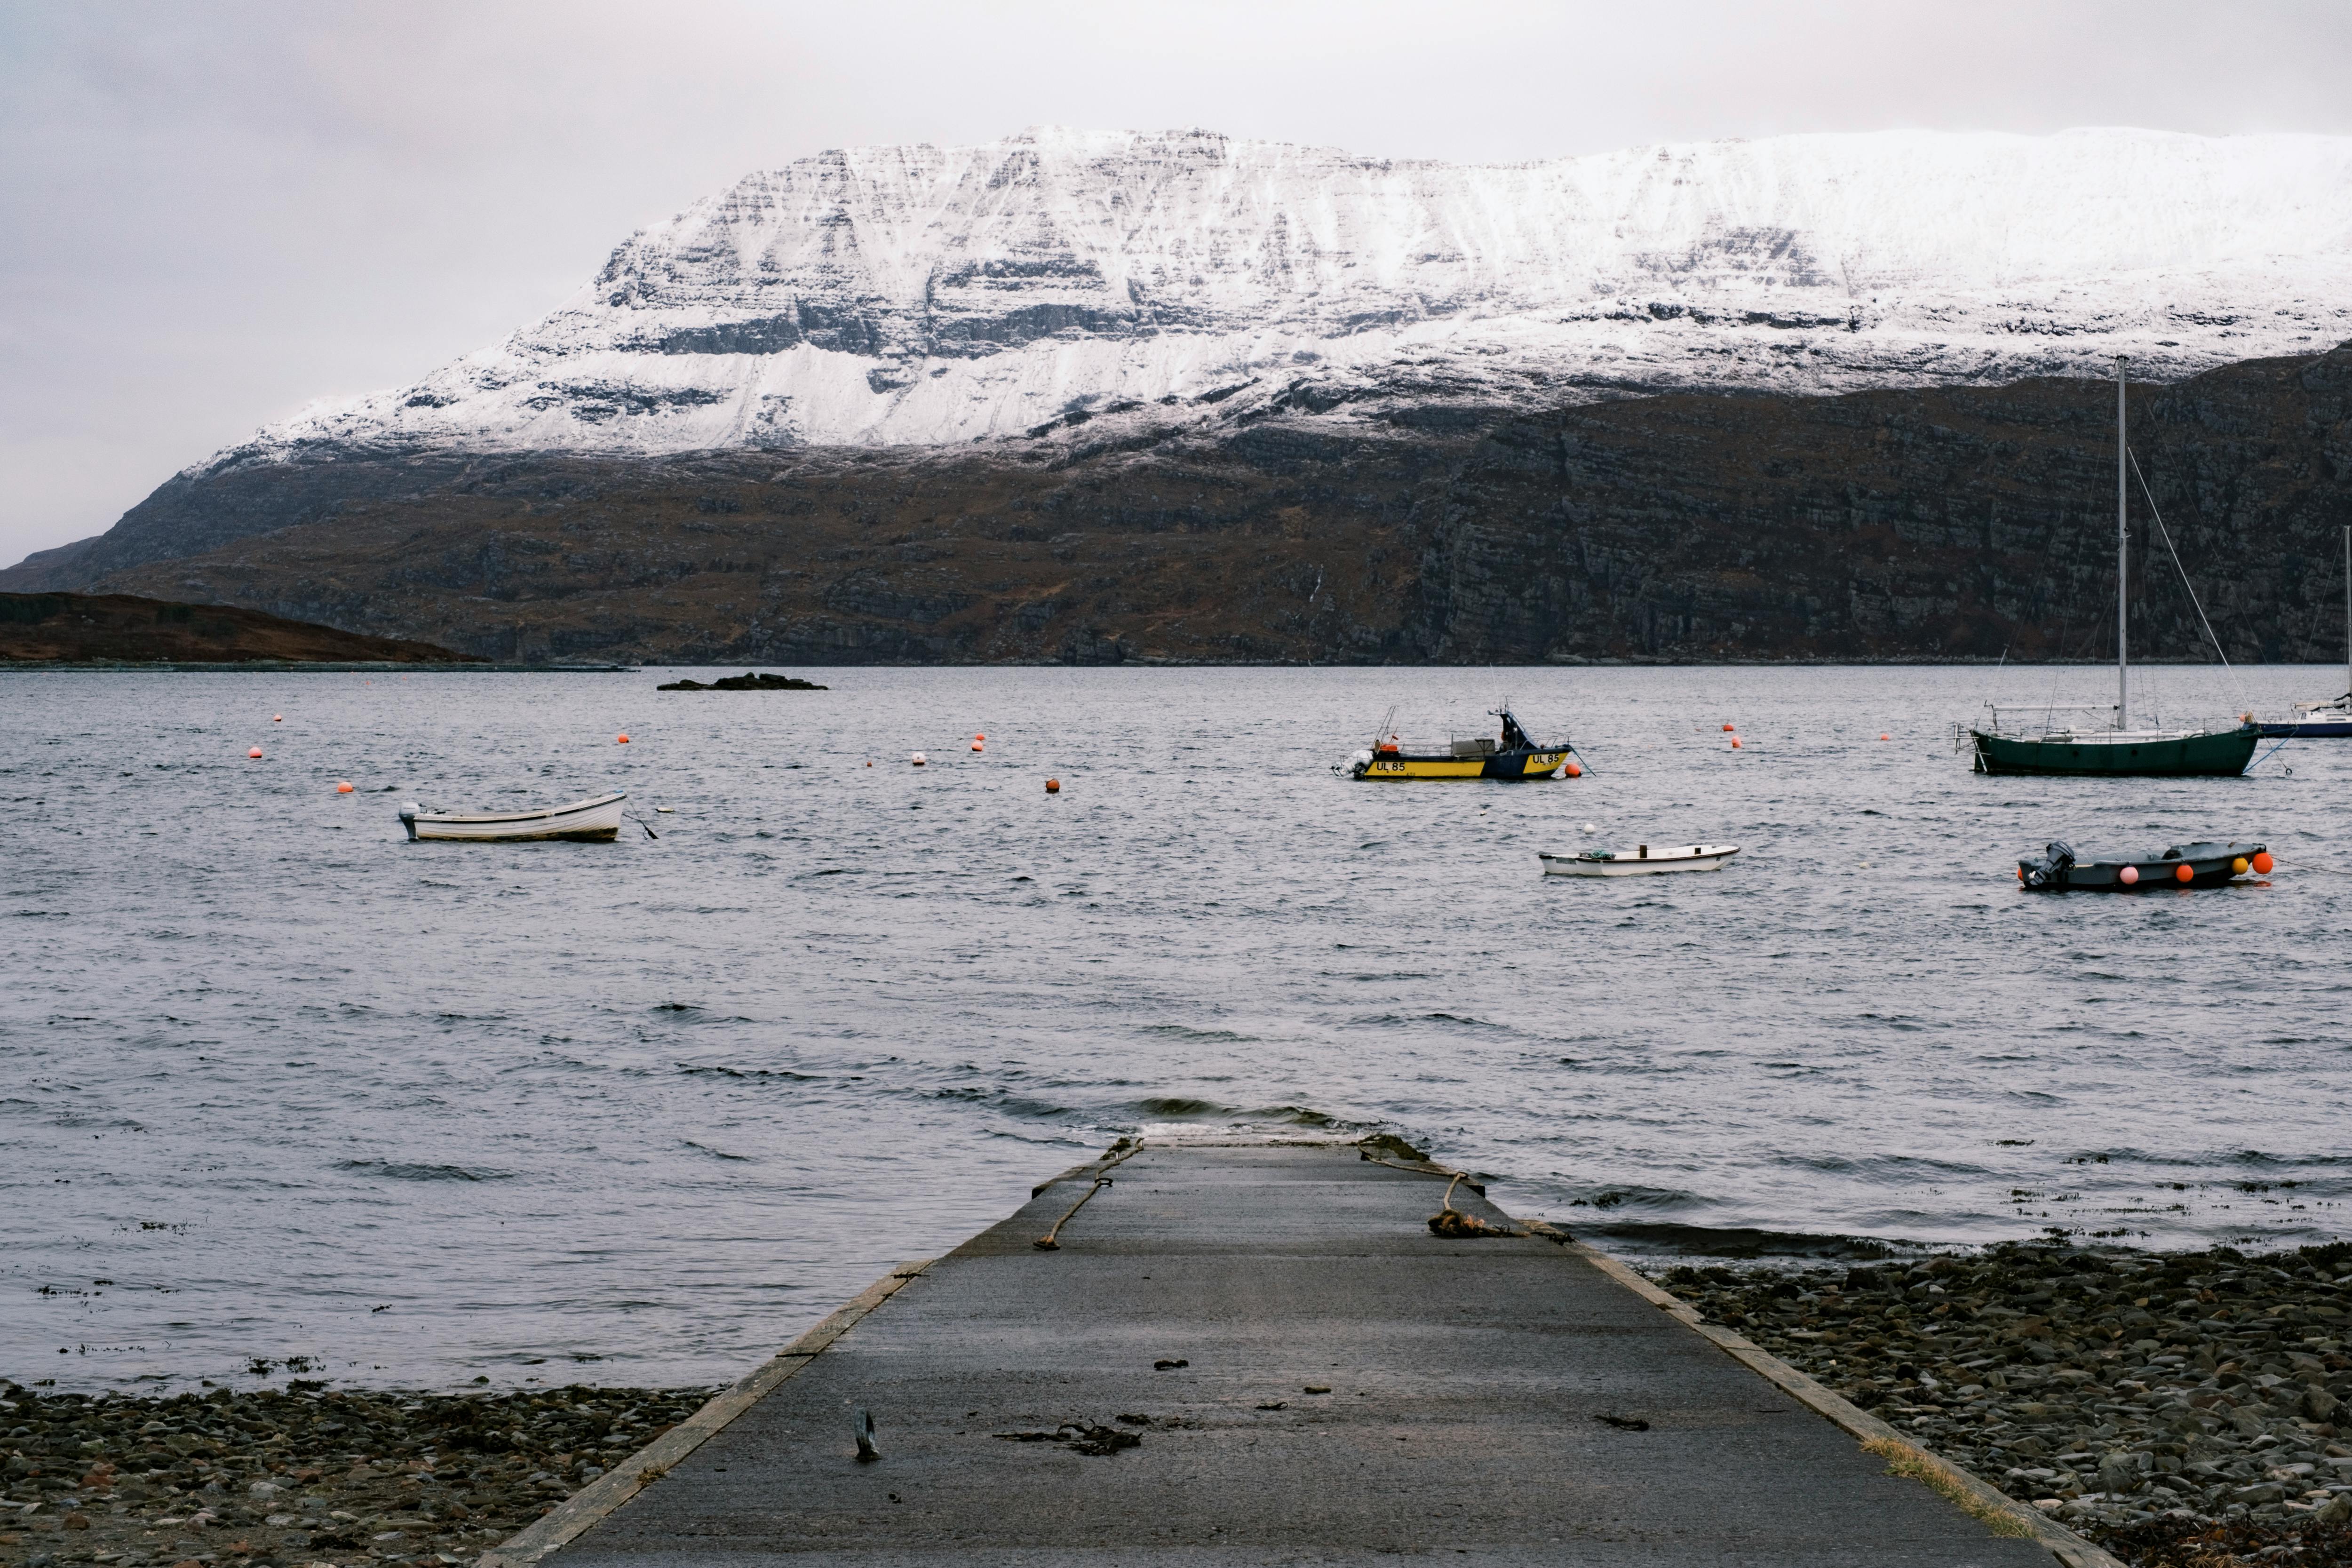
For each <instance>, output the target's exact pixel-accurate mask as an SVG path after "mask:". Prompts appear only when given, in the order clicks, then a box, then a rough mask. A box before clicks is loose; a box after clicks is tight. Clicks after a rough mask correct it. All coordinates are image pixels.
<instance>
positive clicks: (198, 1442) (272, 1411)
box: [0, 1380, 714, 1568]
mask: <svg viewBox="0 0 2352 1568" xmlns="http://www.w3.org/2000/svg"><path fill="white" fill-rule="evenodd" d="M712 1392H714V1391H713V1390H710V1389H707V1388H682V1389H643V1388H585V1387H572V1388H553V1389H548V1390H545V1391H538V1390H530V1391H522V1390H503V1391H499V1392H495V1393H493V1392H490V1391H488V1390H480V1391H476V1392H469V1393H457V1394H419V1393H400V1392H383V1391H367V1392H360V1391H352V1392H339V1391H335V1390H331V1389H323V1388H319V1387H316V1386H306V1385H305V1384H302V1383H300V1382H297V1383H295V1384H292V1385H290V1386H289V1387H287V1388H285V1389H271V1390H262V1391H257V1392H232V1391H231V1390H229V1389H226V1388H216V1389H214V1390H212V1391H211V1392H209V1393H191V1394H180V1395H177V1396H174V1397H171V1398H163V1399H150V1398H140V1397H136V1396H131V1397H124V1396H121V1395H117V1394H101V1395H99V1396H96V1397H89V1396H86V1395H83V1394H71V1393H67V1394H52V1393H50V1392H48V1391H47V1390H46V1389H42V1388H27V1387H25V1386H23V1385H21V1384H15V1383H10V1382H6V1381H5V1380H0V1422H5V1426H0V1430H5V1431H6V1433H7V1436H6V1437H5V1451H6V1455H7V1458H6V1460H5V1468H6V1471H7V1493H6V1504H7V1507H6V1510H5V1511H6V1513H7V1514H8V1515H9V1517H8V1519H7V1520H6V1521H5V1522H0V1563H5V1564H7V1565H8V1568H17V1565H19V1564H22V1565H25V1568H48V1565H50V1564H54V1563H102V1564H121V1565H122V1568H141V1565H142V1564H150V1563H152V1564H173V1563H178V1564H189V1563H193V1564H196V1565H197V1568H217V1565H238V1564H241V1565H244V1568H289V1565H296V1564H305V1563H337V1564H342V1563H415V1564H418V1565H419V1568H425V1565H430V1568H444V1565H445V1564H448V1563H471V1562H473V1561H474V1560H475V1559H476V1558H477V1557H478V1556H479V1555H480V1554H481V1553H482V1552H484V1551H485V1550H487V1549H488V1548H489V1547H491V1546H493V1545H495V1544H497V1543H498V1542H500V1541H503V1540H505V1539H506V1538H507V1537H508V1536H509V1535H512V1534H513V1533H514V1532H515V1531H519V1530H520V1529H522V1528H523V1527H524V1526H525V1525H527V1524H529V1523H530V1521H533V1520H535V1519H537V1518H538V1517H539V1516H540V1515H541V1514H542V1513H544V1512H546V1511H547V1510H549V1509H550V1508H551V1507H553V1506H554V1504H555V1503H557V1502H559V1501H561V1500H562V1499H564V1498H566V1497H568V1496H570V1495H571V1494H572V1492H574V1491H576V1490H578V1489H580V1488H581V1487H583V1486H585V1485H586V1484H587V1483H588V1482H590V1481H592V1480H593V1479H596V1478H597V1477H598V1476H600V1475H603V1474H604V1471H605V1469H606V1468H608V1467H610V1466H612V1465H614V1464H616V1463H618V1462H619V1461H620V1460H622V1459H624V1458H627V1457H628V1456H629V1455H631V1454H633V1453H635V1452H636V1451H637V1450H638V1449H639V1448H642V1447H645V1446H646V1444H648V1443H650V1442H652V1441H653V1440H654V1439H655V1438H656V1437H657V1436H660V1435H661V1434H662V1433H664V1432H666V1431H667V1430H668V1429H669V1428H670V1427H671V1426H673V1425H675V1424H676V1423H677V1421H679V1420H680V1419H681V1418H683V1417H684V1416H686V1415H688V1414H690V1413H691V1412H693V1411H694V1410H695V1409H696V1408H697V1407H698V1406H699V1405H701V1404H702V1403H703V1402H704V1401H705V1400H706V1399H708V1398H709V1395H710V1394H711V1393H712Z"/></svg>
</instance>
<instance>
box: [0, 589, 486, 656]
mask: <svg viewBox="0 0 2352 1568" xmlns="http://www.w3.org/2000/svg"><path fill="white" fill-rule="evenodd" d="M262 661H285V662H288V663H302V664H321V663H326V664H457V663H470V662H474V661H473V660H471V659H469V658H467V656H466V655H464V654H458V653H451V652H450V651H449V650H448V649H447V648H446V647H434V646H433V645H432V644H431V643H422V642H404V641H399V640H396V639H394V638H389V637H362V636H360V635H358V634H357V633H354V632H339V631H337V630H335V629H334V628H333V627H332V626H312V625H310V623H308V622H306V621H289V620H281V619H280V618H278V616H266V615H263V614H262V613H261V612H260V611H258V610H240V609H236V608H235V607H233V606H231V605H175V604H172V603H169V602H167V601H164V600H161V599H141V598H134V597H132V596H131V595H128V594H100V595H89V594H0V662H5V663H11V664H110V663H117V662H121V663H140V664H144V663H164V664H247V663H255V662H262Z"/></svg>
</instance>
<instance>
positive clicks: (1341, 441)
mask: <svg viewBox="0 0 2352 1568" xmlns="http://www.w3.org/2000/svg"><path fill="white" fill-rule="evenodd" d="M2132 396H2133V404H2134V414H2133V430H2134V433H2135V434H2134V440H2135V447H2136V450H2137V453H2138V456H2139V460H2140V463H2141V465H2142V467H2143V468H2145V469H2146V471H2147V479H2148V482H2149V484H2150V486H2151V488H2152V491H2153V495H2154V499H2155V501H2156V504H2157V506H2158V508H2159V509H2160V510H2161V511H2162V514H2163V516H2164V519H2165V521H2166V522H2167V524H2168V530H2169V533H2170V537H2171V539H2172V540H2173V542H2174V543H2175V544H2176V545H2177V547H2178V549H2179V553H2180V558H2181V561H2182V563H2183V565H2184V566H2185V567H2186V569H2187V571H2188V573H2189V575H2190V577H2191V578H2192V579H2193V580H2194V582H2195V583H2196V584H2197V587H2198V590H2199V592H2200V594H2202V595H2204V597H2205V601H2206V605H2207V606H2208V609H2209V610H2210V612H2211V614H2212V617H2213V622H2214V625H2215V627H2216V629H2217V630H2218V631H2219V632H2220V634H2221V637H2222V638H2223V640H2224V644H2225V646H2226V647H2227V648H2228V651H2229V653H2230V656H2231V658H2239V659H2244V658H2271V659H2292V658H2320V659H2333V658H2336V657H2337V656H2338V655H2339V653H2340V652H2341V649H2342V647H2343V641H2342V639H2343V626H2342V624H2341V610H2340V606H2341V604H2342V584H2341V576H2340V567H2339V565H2338V563H2339V561H2340V553H2339V552H2340V540H2339V535H2338V534H2337V532H2336V530H2337V529H2338V528H2340V527H2341V526H2342V525H2343V524H2345V523H2347V522H2352V344H2347V346H2345V347H2343V348H2338V349H2336V350H2335V351H2333V352H2330V353H2322V354H2315V355H2309V356H2299V357H2290V358H2282V359H2272V360H2257V361H2249V362H2246V363H2239V364H2233V365H2229V366H2225V367H2222V368H2221V369H2218V370H2214V371H2210V372H2208V373H2206V374H2201V375H2199V376H2195V377H2192V378H2190V379H2189V380H2187V381H2185V382H2182V383H2180V384H2177V385H2173V386H2168V387H2160V386H2151V385H2143V386H2140V387H2137V388H2136V389H2135V390H2134V392H2133V395H2132ZM2113 418H2114V394H2113V391H2112V389H2111V387H2110V386H2109V385H2107V384H2103V383H2099V382H2093V381H2080V380H2061V379H2035V380H2029V381H2025V382H2021V383H2018V384H2012V385H2008V386H2000V387H1981V388H1979V387H1943V388H1927V389H1906V390H1881V391H1871V392H1863V393H1853V394H1848V395H1842V396H1825V397H1776V396H1769V395H1689V394H1683V395H1669V396H1663V397H1654V398H1642V399H1622V400H1618V401H1614V402H1608V403H1601V404H1572V405H1566V406H1555V407H1552V408H1550V409H1548V410H1541V411H1536V412H1531V413H1494V412H1489V413H1483V414H1481V413H1474V412H1465V411H1462V410H1447V409H1436V410H1432V409H1429V408H1425V407H1423V408H1407V409H1399V410H1392V411H1391V413H1390V414H1389V416H1387V417H1386V418H1384V419H1380V420H1370V419H1366V420H1362V421H1359V422H1356V423H1354V424H1351V425H1347V426H1338V425H1332V426H1323V425H1318V424H1316V423H1314V422H1312V421H1299V420H1296V419H1290V418H1286V417H1283V416H1278V415H1266V416H1260V417H1259V418H1257V419H1255V420H1248V421H1242V422H1240V423H1238V424H1237V425H1235V426H1231V427H1220V428H1217V429H1214V430H1210V431H1202V430H1197V429H1194V430H1177V431H1162V432H1160V433H1157V434H1151V435H1145V436H1141V437H1139V436H1137V435H1136V434H1134V433H1132V432H1128V433H1121V432H1118V431H1112V432H1110V433H1108V434H1105V433H1102V432H1101V431H1100V430H1098V428H1097V426H1092V425H1087V426H1077V427H1065V428H1064V429H1062V430H1059V431H1056V432H1055V433H1054V434H1052V435H1050V436H1048V437H1039V438H1035V439H1025V440H1013V441H1005V442H995V443H988V444H985V445H983V446H981V447H962V448H950V449H945V450H941V449H936V448H933V449H924V448H916V449H898V450H892V449H881V450H870V449H869V450H864V451H840V450H832V451H828V450H823V449H818V450H809V451H799V452H775V451H739V452H733V453H726V454H698V455H693V456H687V457H678V458H640V459H624V458H610V457H580V456H565V455H531V456H522V457H482V458H467V457H464V456H462V455H456V456H451V455H442V456H435V457H379V458H342V459H340V460H338V461H336V462H334V463H331V464H319V463H306V462H286V463H263V464H252V465H244V466H239V467H236V468H230V469H228V470H225V471H223V472H221V473H218V474H215V475H213V476H210V477H208V478H205V479H200V480H199V479H190V480H188V481H185V482H184V483H178V484H175V486H170V487H166V488H165V489H164V490H162V491H159V492H158V493H157V495H156V496H155V497H154V498H151V500H149V501H148V502H146V503H144V505H143V506H142V508H141V509H139V510H135V511H134V512H133V513H132V514H131V516H130V517H128V518H126V519H125V521H124V524H123V529H122V530H121V531H119V532H124V533H125V535H126V537H129V538H132V539H144V540H149V541H152V542H169V541H171V540H173V539H175V538H190V539H194V540H195V541H196V542H198V544H199V545H200V546H204V547H203V548H199V549H197V550H195V551H193V552H190V553H188V554H186V555H184V556H181V557H179V558H176V559H151V560H148V561H145V562H143V563H133V564H129V565H124V566H121V567H117V568H115V569H113V570H110V571H107V572H104V573H102V574H100V578H99V581H100V584H102V585H103V586H104V587H105V588H107V589H109V590H111V591H119V592H135V593H145V594H150V595H155V596H158V597H171V598H182V599H189V598H193V599H203V600H210V601H215V602H221V603H230V604H238V605H250V606H252V607H255V608H257V609H263V610H268V611H270V612H272V613H275V614H278V615H284V616H296V617H299V618H303V619H309V620H320V621H326V622H330V623H331V624H334V625H338V626H347V627H350V628H352V629H353V630H358V631H366V632H373V633H377V634H380V635H393V636H401V637H418V638H423V639H425V640H427V641H431V642H435V643H439V644H442V645H445V646H447V647H457V648H462V649H465V650H466V651H467V652H471V653H475V654H479V655H483V656H486V657H492V658H580V657H595V658H635V659H658V660H665V661H692V662H715V663H744V662H761V661H766V662H778V661H789V662H803V663H857V662H871V661H968V660H1012V659H1024V660H1026V659H1066V660H1074V661H1085V662H1097V661H1112V660H1121V659H1146V658H1168V659H1209V660H1246V661H1257V660H1308V659H1312V660H1318V661H1366V662H1381V661H1416V660H1424V659H1427V660H1439V661H1462V662H1484V661H1488V660H1494V661H1499V662H1517V661H1533V660H1543V659H1552V660H1577V659H1650V658H1655V659H1694V660H1695V659H1724V658H1765V659H1773V658H1827V659H1874V658H1994V657H1998V656H1999V655H2000V654H2001V653H2002V652H2003V650H2004V649H2006V650H2007V651H2008V653H2009V655H2010V657H2011V658H2100V657H2107V656H2110V655H2111V650H2112V642H2111V641H2110V640H2107V639H2109V638H2111V637H2112V632H2111V629H2110V627H2111V624H2112V606H2113V603H2114V601H2113V593H2114V586H2113V583H2114V578H2113V562H2114V543H2113V541H2114V468H2113V464H2114V447H2113ZM2135 516H2136V518H2137V522H2136V524H2135V540H2136V545H2135V550H2136V563H2137V567H2136V572H2135V577H2136V579H2137V580H2136V582H2135V584H2134V599H2135V605H2136V608H2135V611H2134V616H2135V623H2134V625H2135V629H2134V633H2133V636H2134V638H2135V647H2136V648H2137V650H2138V651H2139V653H2140V654H2141V655H2142V656H2143V657H2150V658H2166V657H2168V658H2196V657H2200V642H2201V638H2202V634H2201V632H2200V630H2199V629H2198V627H2197V626H2196V623H2195V620H2194V617H2193V614H2192V612H2191V611H2190V608H2189V602H2188V600H2187V599H2186V597H2185V596H2184V595H2182V594H2181V592H2180V590H2179V585H2178V581H2177V579H2176V578H2175V576H2174V574H2173V570H2172V567H2171V564H2170V562H2169V559H2168V557H2167V556H2166V555H2165V554H2164V553H2163V552H2162V548H2161V545H2160V543H2159V542H2157V541H2156V540H2155V539H2154V538H2153V537H2152V535H2151V531H2150V523H2149V521H2148V517H2149V514H2148V512H2147V508H2146V506H2145V504H2144V503H2142V502H2141V501H2139V500H2137V499H2136V500H2135ZM215 519H228V520H233V521H234V522H235V524H236V527H238V528H241V529H243V530H244V533H243V536H242V537H236V538H231V539H229V540H227V541H226V542H218V535H217V534H215V533H213V532H209V531H207V530H208V529H209V528H210V527H211V526H212V524H211V522H210V521H208V520H215ZM110 537H112V536H110ZM24 574H26V569H25V568H19V569H17V572H16V573H12V574H6V575H8V576H11V577H16V578H18V579H19V581H18V582H16V583H0V586H39V585H41V584H37V583H24V582H22V581H21V579H22V577H23V575H24Z"/></svg>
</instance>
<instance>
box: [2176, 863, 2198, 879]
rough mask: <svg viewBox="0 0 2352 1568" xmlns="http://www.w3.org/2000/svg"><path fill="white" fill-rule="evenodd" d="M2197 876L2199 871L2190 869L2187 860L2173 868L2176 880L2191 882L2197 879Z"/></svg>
mask: <svg viewBox="0 0 2352 1568" xmlns="http://www.w3.org/2000/svg"><path fill="white" fill-rule="evenodd" d="M2196 878H2197V873H2196V872H2195V871H2193V870H2191V869H2189V866H2188V864H2187V863H2186V862H2183V863H2182V864H2180V865H2178V866H2175V867H2174V868H2172V879H2173V880H2174V881H2176V882H2190V881H2194V880H2196Z"/></svg>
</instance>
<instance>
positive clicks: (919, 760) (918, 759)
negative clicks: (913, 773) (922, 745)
mask: <svg viewBox="0 0 2352 1568" xmlns="http://www.w3.org/2000/svg"><path fill="white" fill-rule="evenodd" d="M907 760H908V762H910V763H914V764H915V765H916V766H917V767H921V766H922V765H923V764H924V763H926V762H927V761H929V759H928V758H927V757H925V756H924V755H923V753H922V752H916V753H915V754H914V755H913V756H911V757H908V759H907Z"/></svg>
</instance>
